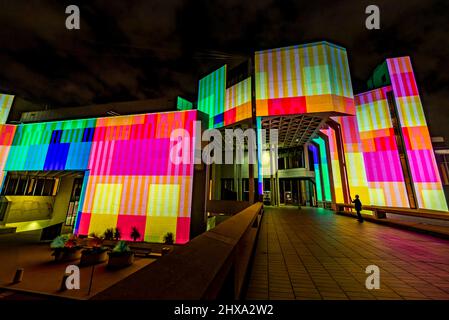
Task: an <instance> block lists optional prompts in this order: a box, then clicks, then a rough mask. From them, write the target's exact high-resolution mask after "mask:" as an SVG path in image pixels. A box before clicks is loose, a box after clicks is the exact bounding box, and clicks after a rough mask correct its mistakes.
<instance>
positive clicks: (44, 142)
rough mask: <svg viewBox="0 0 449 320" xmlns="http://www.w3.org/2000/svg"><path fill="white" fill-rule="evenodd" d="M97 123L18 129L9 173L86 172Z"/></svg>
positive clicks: (46, 124)
mask: <svg viewBox="0 0 449 320" xmlns="http://www.w3.org/2000/svg"><path fill="white" fill-rule="evenodd" d="M95 121H96V120H95V119H88V120H72V121H60V122H47V123H33V124H22V125H19V126H17V131H16V134H15V136H14V141H13V144H12V146H11V150H10V153H9V157H8V161H7V163H6V167H5V170H8V171H22V170H28V171H34V170H35V171H38V170H45V171H47V170H86V168H87V163H88V160H89V154H90V148H91V143H92V138H93V134H94V130H95Z"/></svg>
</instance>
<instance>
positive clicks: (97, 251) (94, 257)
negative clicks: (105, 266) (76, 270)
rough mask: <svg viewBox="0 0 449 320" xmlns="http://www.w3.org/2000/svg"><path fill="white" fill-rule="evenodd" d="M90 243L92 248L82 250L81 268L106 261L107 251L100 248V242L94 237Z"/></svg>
mask: <svg viewBox="0 0 449 320" xmlns="http://www.w3.org/2000/svg"><path fill="white" fill-rule="evenodd" d="M90 243H91V245H92V248H88V249H84V250H83V251H82V252H81V261H80V265H81V266H88V265H92V264H97V263H101V262H105V261H106V260H107V259H108V254H107V251H108V249H107V248H105V247H102V246H101V244H102V240H101V239H100V238H98V237H94V238H93V239H92V240H91V242H90Z"/></svg>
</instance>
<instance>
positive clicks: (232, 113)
mask: <svg viewBox="0 0 449 320" xmlns="http://www.w3.org/2000/svg"><path fill="white" fill-rule="evenodd" d="M251 117H252V111H251V78H247V79H245V80H243V81H240V82H239V83H237V84H235V85H233V86H232V87H229V88H227V89H226V104H225V112H224V125H225V126H227V125H230V124H233V123H236V122H239V121H242V120H245V119H249V118H251Z"/></svg>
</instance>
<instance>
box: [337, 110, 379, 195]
mask: <svg viewBox="0 0 449 320" xmlns="http://www.w3.org/2000/svg"><path fill="white" fill-rule="evenodd" d="M333 119H334V120H335V121H337V122H339V123H340V128H341V135H342V142H343V148H344V153H345V160H346V175H347V178H348V186H349V190H350V193H351V194H350V195H351V197H352V198H354V197H355V195H356V194H358V195H359V196H360V199H361V201H363V203H367V204H368V203H371V202H370V192H369V187H368V180H367V178H366V169H365V162H364V159H363V147H362V141H361V140H360V134H359V126H358V123H357V117H355V116H348V117H338V118H337V117H336V118H333Z"/></svg>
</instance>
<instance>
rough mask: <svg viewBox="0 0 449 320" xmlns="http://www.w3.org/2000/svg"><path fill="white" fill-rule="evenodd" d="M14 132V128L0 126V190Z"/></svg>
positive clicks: (11, 126) (5, 125) (4, 125)
mask: <svg viewBox="0 0 449 320" xmlns="http://www.w3.org/2000/svg"><path fill="white" fill-rule="evenodd" d="M15 132H16V126H13V125H7V124H0V188H1V187H2V185H3V179H4V177H5V171H4V169H5V165H6V161H7V158H8V154H9V151H10V148H11V145H12V142H13V139H14V134H15ZM0 190H1V189H0Z"/></svg>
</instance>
